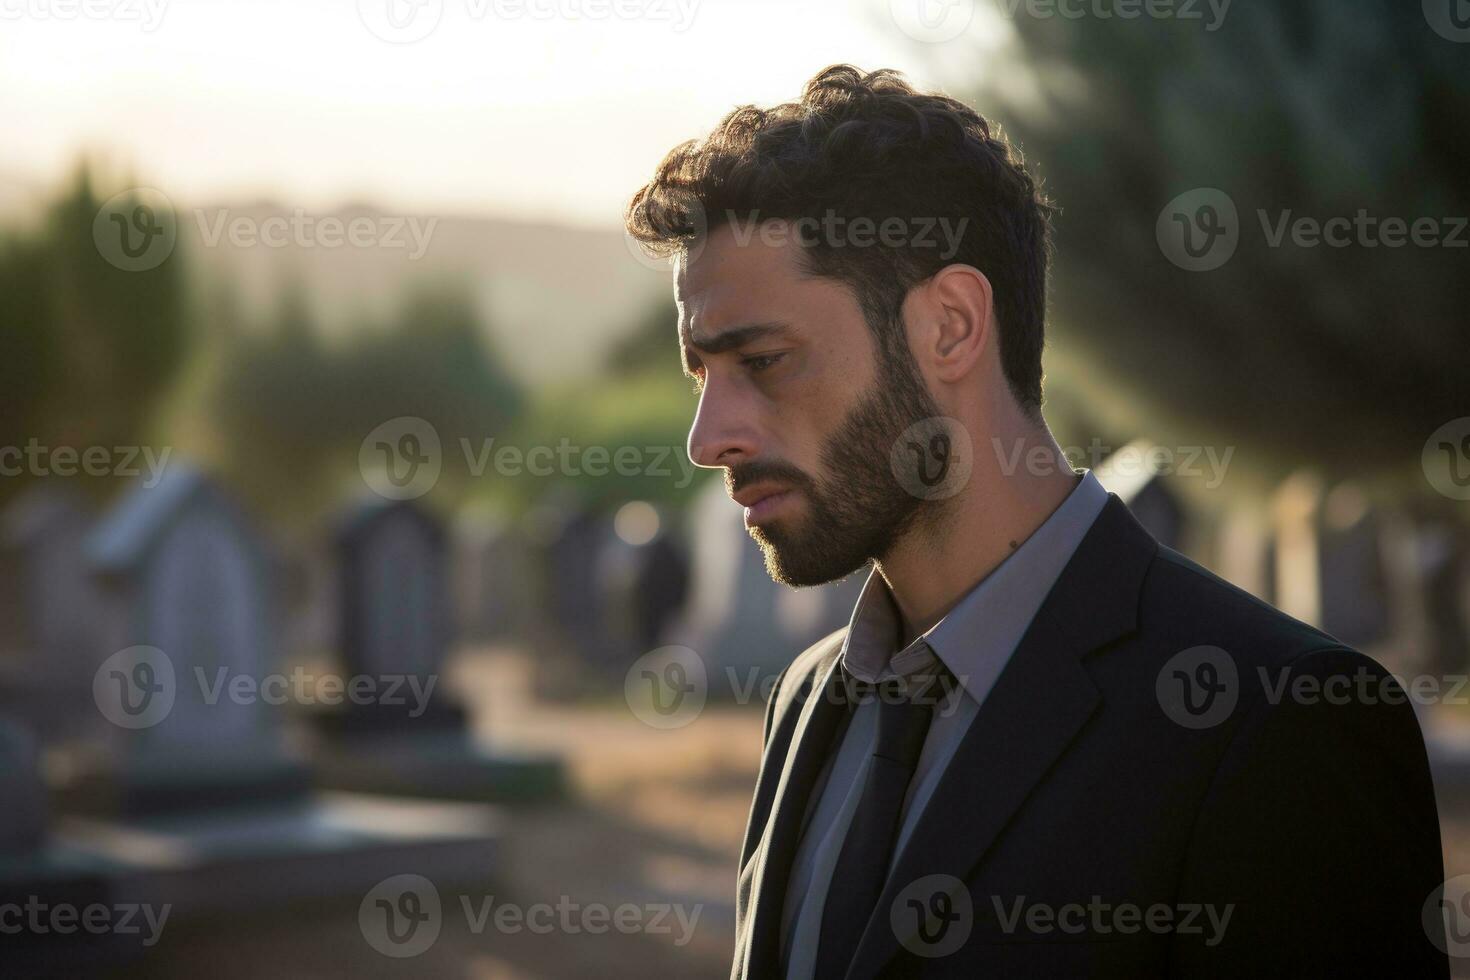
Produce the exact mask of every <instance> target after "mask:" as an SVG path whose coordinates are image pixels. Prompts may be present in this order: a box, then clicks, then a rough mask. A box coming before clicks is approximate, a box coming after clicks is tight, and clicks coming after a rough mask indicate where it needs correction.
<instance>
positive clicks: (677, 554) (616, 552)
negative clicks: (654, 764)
mask: <svg viewBox="0 0 1470 980" xmlns="http://www.w3.org/2000/svg"><path fill="white" fill-rule="evenodd" d="M613 525H614V536H613V538H612V540H611V541H609V542H608V543H607V544H606V545H604V547H603V550H602V552H601V554H599V555H598V556H596V566H597V591H598V605H599V607H600V608H601V610H602V613H603V622H602V628H601V629H600V630H599V634H600V636H601V637H602V645H601V647H600V648H599V650H598V651H597V653H598V660H597V661H596V662H595V663H593V664H591V665H589V666H593V667H596V668H599V669H600V670H602V671H603V672H604V674H605V675H606V676H607V677H608V678H610V679H615V680H616V682H617V683H622V681H623V676H624V674H625V673H626V671H627V669H628V667H629V665H630V664H632V663H633V661H634V660H636V659H637V658H638V657H640V656H642V655H643V654H645V653H647V652H649V651H650V650H653V649H655V648H656V647H659V646H661V645H663V643H664V636H665V631H666V630H667V629H668V627H669V625H670V623H671V622H673V620H674V618H675V616H676V615H677V614H678V613H679V612H680V611H681V610H682V609H683V607H684V603H685V600H686V598H687V595H688V591H689V558H688V555H687V554H686V553H685V549H684V546H683V543H682V542H680V541H678V540H676V537H675V534H674V531H673V529H672V528H671V527H670V526H669V524H668V522H667V521H666V520H665V519H664V517H663V515H660V514H659V513H658V511H657V509H656V508H654V507H653V506H652V505H651V504H648V503H646V502H644V501H633V502H630V503H628V504H625V505H624V506H623V508H622V509H621V510H619V511H618V515H617V517H615V518H614V521H613Z"/></svg>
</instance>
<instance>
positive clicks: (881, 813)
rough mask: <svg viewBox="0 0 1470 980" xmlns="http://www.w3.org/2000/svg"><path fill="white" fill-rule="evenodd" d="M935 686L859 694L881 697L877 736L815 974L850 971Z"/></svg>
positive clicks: (823, 978) (834, 884)
mask: <svg viewBox="0 0 1470 980" xmlns="http://www.w3.org/2000/svg"><path fill="white" fill-rule="evenodd" d="M935 679H937V678H935ZM915 688H917V690H915ZM931 689H933V685H931V684H917V685H914V684H902V685H895V684H893V683H891V682H885V683H884V684H882V685H879V686H876V687H875V686H873V685H867V686H866V690H864V691H863V692H860V694H859V696H867V697H869V698H872V699H875V700H877V702H878V705H877V707H878V741H877V744H876V746H875V747H874V749H873V754H872V756H871V757H870V758H869V760H868V771H867V777H866V778H865V779H864V781H863V793H862V797H861V799H860V800H859V801H858V807H857V811H856V812H854V813H853V815H852V823H851V824H850V825H849V826H848V828H847V837H846V838H845V839H844V840H843V842H842V850H841V851H840V852H839V854H838V857H837V866H836V867H835V868H833V869H832V881H831V883H830V884H829V886H828V888H827V899H826V902H825V903H824V905H823V908H822V932H821V940H820V942H819V944H818V946H817V969H816V978H817V980H835V978H840V977H842V976H844V975H846V973H847V969H848V966H849V964H850V963H851V961H852V956H853V953H854V952H855V951H856V949H857V946H858V941H859V940H860V939H861V938H862V935H863V931H864V930H865V929H866V928H867V925H868V919H869V918H871V917H872V915H873V911H874V906H875V905H877V904H878V899H879V897H880V896H881V895H882V894H883V886H884V884H885V883H886V882H887V880H888V865H889V862H890V861H891V860H892V858H893V846H894V842H895V841H896V840H897V838H898V829H899V823H900V817H901V816H902V814H903V801H904V797H905V795H907V792H908V786H909V780H910V779H912V778H913V775H914V768H915V767H916V766H917V765H918V763H919V752H920V751H921V750H922V749H923V748H924V739H925V737H927V736H928V734H929V721H930V719H932V718H933V715H934V712H933V701H934V699H933V698H931V697H928V696H926V695H927V692H928V691H929V690H931Z"/></svg>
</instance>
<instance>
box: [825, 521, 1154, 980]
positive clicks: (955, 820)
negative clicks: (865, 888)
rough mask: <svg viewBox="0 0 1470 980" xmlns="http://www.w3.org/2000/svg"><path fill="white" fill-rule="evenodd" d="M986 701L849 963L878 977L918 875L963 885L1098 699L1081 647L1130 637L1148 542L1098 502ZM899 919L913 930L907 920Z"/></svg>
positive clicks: (856, 976)
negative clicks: (897, 914) (896, 913)
mask: <svg viewBox="0 0 1470 980" xmlns="http://www.w3.org/2000/svg"><path fill="white" fill-rule="evenodd" d="M1109 497H1110V499H1109V500H1108V503H1107V504H1106V505H1105V506H1104V507H1103V510H1102V512H1101V513H1099V515H1098V517H1097V520H1096V521H1095V522H1094V524H1093V526H1092V528H1091V529H1090V530H1089V531H1088V533H1087V535H1086V537H1084V538H1083V540H1082V543H1081V544H1080V545H1079V546H1078V548H1077V551H1076V553H1075V554H1073V556H1072V559H1071V561H1070V562H1068V563H1067V566H1066V568H1064V569H1063V570H1062V574H1061V575H1060V576H1059V577H1058V579H1057V582H1056V584H1055V585H1054V586H1053V587H1052V590H1051V592H1050V593H1049V594H1048V595H1047V597H1046V600H1045V601H1044V602H1043V603H1042V605H1041V608H1040V609H1039V610H1038V611H1037V614H1036V618H1035V619H1034V620H1033V621H1032V623H1031V626H1030V628H1029V629H1028V630H1027V631H1026V634H1025V635H1024V636H1023V637H1022V639H1021V642H1020V643H1019V644H1018V645H1017V647H1016V650H1015V653H1014V654H1013V655H1012V657H1011V659H1010V661H1009V663H1008V664H1007V665H1006V668H1005V670H1004V671H1002V673H1001V675H1000V677H999V678H998V679H997V680H996V684H995V687H994V688H993V689H992V690H991V692H990V694H989V695H988V696H987V697H986V699H985V702H984V704H983V705H982V706H981V708H980V711H979V713H978V714H977V715H976V716H975V720H974V722H972V723H971V725H970V729H969V731H968V732H967V733H966V734H965V737H964V739H963V740H962V741H961V743H960V745H959V746H958V748H957V749H956V751H955V755H954V757H953V759H951V761H950V763H949V765H948V766H947V768H946V769H945V774H944V776H943V777H942V778H941V780H940V782H939V785H938V786H937V787H936V788H935V791H934V795H933V796H932V797H931V799H930V800H929V803H928V805H927V806H926V807H925V809H924V813H923V814H922V815H921V816H920V817H919V821H918V823H917V824H916V825H915V828H914V833H913V834H912V835H911V837H910V838H909V842H908V845H907V846H906V847H905V849H904V851H903V853H902V854H901V855H900V856H899V859H898V862H897V864H896V865H895V867H894V871H893V874H892V876H891V877H890V878H889V882H888V887H887V888H886V889H885V890H884V894H883V897H882V898H881V899H879V902H878V906H877V908H876V909H875V910H874V914H873V918H872V919H871V920H870V921H869V923H868V927H867V930H866V931H865V932H864V934H863V938H862V940H861V942H860V943H859V945H858V950H857V955H856V956H855V957H854V958H853V966H852V969H851V970H850V971H849V973H848V977H849V978H850V980H860V978H868V977H874V976H877V975H878V974H879V973H880V972H881V971H882V969H883V967H884V966H885V965H886V964H887V963H888V961H889V960H890V959H891V958H892V957H893V955H894V954H895V953H897V952H898V949H899V938H898V936H896V935H895V932H894V928H893V925H892V924H891V921H890V918H889V911H890V909H891V908H892V907H893V903H894V901H895V900H896V899H897V898H898V895H899V893H900V892H901V891H902V890H903V889H904V887H906V886H907V885H908V884H910V883H912V882H914V881H915V880H917V879H919V878H922V877H924V876H926V875H932V874H948V875H953V876H955V877H957V878H961V879H963V878H965V877H966V876H967V875H968V874H969V873H970V872H971V871H972V870H973V869H974V868H975V866H976V865H978V864H979V862H980V860H981V858H982V857H984V855H985V852H986V851H987V850H989V849H990V847H991V845H992V844H993V843H994V841H995V839H996V838H997V837H998V836H999V834H1000V832H1001V831H1002V830H1003V829H1004V827H1005V825H1006V823H1007V822H1008V821H1009V820H1010V818H1011V816H1012V815H1013V814H1014V813H1015V812H1016V811H1017V810H1018V809H1019V808H1020V806H1021V804H1022V803H1023V802H1024V801H1025V799H1026V797H1027V796H1028V795H1029V794H1030V792H1031V790H1032V789H1033V788H1034V787H1035V786H1036V784H1037V783H1038V782H1040V781H1041V779H1042V777H1043V776H1044V775H1045V774H1046V772H1047V770H1048V769H1050V768H1051V767H1052V765H1053V764H1054V763H1055V762H1056V760H1057V759H1058V758H1060V757H1061V755H1062V753H1063V752H1064V751H1065V750H1066V748H1067V746H1068V744H1069V743H1070V742H1071V741H1072V740H1073V738H1074V737H1075V736H1076V735H1077V733H1078V731H1079V730H1080V729H1081V728H1082V727H1083V725H1084V724H1086V722H1087V720H1088V718H1089V717H1091V715H1092V713H1093V711H1094V710H1096V708H1097V704H1098V693H1097V689H1096V687H1095V686H1094V685H1093V683H1092V680H1091V679H1090V677H1089V676H1088V674H1087V671H1086V669H1085V668H1084V667H1083V665H1082V657H1083V656H1084V655H1085V654H1087V653H1088V652H1090V651H1092V650H1095V649H1097V648H1098V647H1100V646H1102V645H1104V644H1106V643H1109V642H1111V641H1112V640H1115V639H1117V638H1119V637H1120V636H1124V635H1126V634H1127V633H1130V632H1132V630H1133V629H1134V628H1135V625H1136V613H1137V608H1138V594H1139V590H1140V588H1141V586H1142V580H1143V575H1144V572H1145V571H1146V570H1147V568H1148V564H1149V562H1150V561H1151V560H1152V558H1153V555H1154V553H1155V551H1156V550H1157V547H1158V544H1157V542H1156V541H1154V539H1153V538H1152V537H1150V536H1149V534H1148V532H1146V531H1145V530H1144V529H1143V528H1142V527H1141V526H1140V525H1139V524H1138V522H1137V521H1136V520H1134V518H1133V516H1132V515H1131V514H1130V513H1129V512H1128V510H1127V508H1126V507H1125V506H1124V504H1123V503H1122V501H1120V500H1119V499H1118V498H1117V497H1116V496H1113V495H1111V494H1110V495H1109ZM899 924H900V925H902V926H904V927H905V928H906V929H907V931H909V932H914V931H916V929H917V925H918V923H917V919H916V921H915V922H914V923H907V922H905V921H904V920H902V919H900V920H899Z"/></svg>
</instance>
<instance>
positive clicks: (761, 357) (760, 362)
mask: <svg viewBox="0 0 1470 980" xmlns="http://www.w3.org/2000/svg"><path fill="white" fill-rule="evenodd" d="M785 356H786V353H785V352H784V351H783V352H781V353H779V354H752V355H751V356H750V357H742V358H741V359H740V363H741V364H743V365H745V366H746V367H747V368H749V369H750V371H751V372H752V373H755V372H760V371H764V370H765V369H766V368H768V367H770V366H771V365H773V364H775V363H776V362H777V361H779V360H781V358H783V357H785Z"/></svg>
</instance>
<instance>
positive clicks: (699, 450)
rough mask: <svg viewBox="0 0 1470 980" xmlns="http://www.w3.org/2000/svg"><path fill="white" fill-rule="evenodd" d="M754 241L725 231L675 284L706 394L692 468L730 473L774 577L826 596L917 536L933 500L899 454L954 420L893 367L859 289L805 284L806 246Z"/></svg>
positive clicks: (914, 376) (903, 364)
mask: <svg viewBox="0 0 1470 980" xmlns="http://www.w3.org/2000/svg"><path fill="white" fill-rule="evenodd" d="M747 231H748V229H742V232H747ZM741 238H744V239H745V240H744V241H743V242H742V240H741V239H738V238H737V237H736V234H735V231H734V230H733V229H732V228H731V227H729V226H725V227H721V228H719V229H717V230H715V231H713V232H711V233H710V235H709V237H708V239H707V241H706V242H705V243H704V247H703V249H702V250H698V251H697V252H696V255H695V257H694V259H693V261H683V262H680V264H679V266H678V268H677V270H676V274H675V280H674V296H675V300H676V302H677V304H678V307H679V342H680V346H681V348H682V351H683V355H684V367H685V370H686V371H687V372H688V373H689V374H690V375H691V376H692V377H693V378H694V379H695V383H696V387H697V388H698V390H699V409H698V411H697V413H696V415H695V419H694V425H693V427H692V428H691V429H690V431H689V456H690V458H691V459H692V460H693V461H694V462H695V463H696V464H697V465H699V466H707V467H716V466H718V467H724V468H725V485H726V489H727V490H728V491H729V492H730V495H731V496H732V497H733V498H735V500H736V502H737V503H739V504H741V505H742V506H744V507H745V524H746V527H747V528H748V529H749V530H750V533H751V536H752V537H754V538H755V540H756V541H757V542H758V543H759V544H760V546H761V549H762V550H763V551H764V552H765V556H766V567H767V569H768V570H769V571H770V573H771V576H772V577H773V578H775V579H776V580H777V581H779V582H784V583H786V584H788V585H817V584H820V583H822V582H829V581H832V580H833V579H836V578H841V577H842V576H844V575H846V574H848V573H849V572H851V571H853V570H854V569H856V568H858V567H860V566H861V565H862V564H863V563H865V562H867V561H869V560H872V559H879V558H882V557H883V556H884V555H885V554H887V553H888V551H889V550H890V549H891V547H892V546H893V544H894V542H895V541H896V540H897V539H898V538H899V537H900V536H901V535H902V533H903V532H904V531H905V530H907V529H908V527H909V526H910V525H911V524H912V522H913V520H914V518H915V516H916V515H917V514H918V513H919V510H920V507H921V506H922V505H923V504H924V503H925V502H924V501H923V500H922V499H921V498H919V497H917V496H915V495H912V494H910V493H908V492H907V491H906V490H904V489H903V487H902V486H901V485H900V484H899V482H898V480H897V479H896V478H895V477H894V475H893V473H892V470H891V468H890V464H889V456H890V452H891V450H892V447H893V445H894V442H895V440H897V439H898V438H899V436H900V435H901V434H902V433H903V431H904V430H905V429H906V428H908V427H909V426H910V425H912V424H913V423H915V422H918V421H920V420H923V419H928V418H933V417H935V416H938V415H940V414H941V413H940V411H939V408H938V406H937V405H936V404H935V402H934V399H933V397H932V396H931V395H930V394H929V391H928V389H927V388H926V387H925V386H924V384H923V381H922V379H920V377H919V376H918V372H917V369H916V367H915V366H914V364H913V362H912V360H911V359H910V358H907V357H905V358H902V359H898V358H887V359H881V360H880V358H879V357H878V355H877V350H878V348H877V345H876V341H875V340H874V337H873V334H872V331H871V330H870V329H869V327H868V324H867V322H866V321H865V319H864V317H863V311H862V309H861V307H860V306H859V305H858V302H857V299H856V298H855V297H854V295H853V293H852V291H851V289H850V288H849V287H848V286H846V285H845V284H843V283H840V282H836V281H833V280H830V279H821V278H816V277H814V276H811V275H810V274H808V273H807V272H805V270H804V269H803V267H802V265H801V262H800V248H801V246H800V245H799V244H797V242H796V241H795V240H794V238H795V236H794V235H783V236H779V237H778V238H776V239H774V240H772V241H762V236H761V235H760V234H753V235H750V234H742V236H741ZM904 349H905V351H906V350H907V347H906V346H905V347H904Z"/></svg>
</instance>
